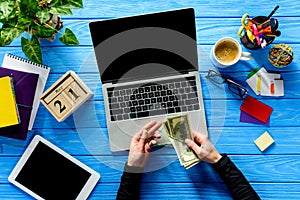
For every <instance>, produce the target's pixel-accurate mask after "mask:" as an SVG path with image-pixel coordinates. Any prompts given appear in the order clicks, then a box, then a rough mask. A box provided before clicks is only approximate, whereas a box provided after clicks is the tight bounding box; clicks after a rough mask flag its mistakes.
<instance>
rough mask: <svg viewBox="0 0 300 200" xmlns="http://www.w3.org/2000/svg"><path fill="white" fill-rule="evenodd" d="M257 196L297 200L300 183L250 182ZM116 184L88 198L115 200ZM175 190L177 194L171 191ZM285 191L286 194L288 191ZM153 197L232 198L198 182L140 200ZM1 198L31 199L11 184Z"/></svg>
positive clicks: (0, 187) (147, 189)
mask: <svg viewBox="0 0 300 200" xmlns="http://www.w3.org/2000/svg"><path fill="white" fill-rule="evenodd" d="M252 186H253V187H254V188H255V190H256V191H257V193H258V194H259V195H260V197H261V198H262V199H272V200H281V199H297V198H298V197H299V195H300V194H299V187H300V184H286V183H280V184H273V183H268V184H260V183H253V184H252ZM118 188H119V184H118V183H110V184H106V183H101V182H100V184H98V185H97V186H96V187H95V189H94V190H93V192H92V194H91V196H90V197H89V199H91V200H94V199H95V200H97V199H105V200H114V199H116V194H117V190H118ZM172 191H176V192H172ZM287 191H288V192H287ZM153 196H155V198H157V199H199V198H201V199H207V200H209V199H217V200H218V199H220V200H230V199H232V197H231V195H230V193H229V191H228V189H227V188H226V186H225V185H224V184H222V183H212V184H201V183H184V184H182V183H180V184H176V183H172V184H170V183H155V184H152V183H149V184H143V185H142V187H141V199H143V200H144V199H145V200H152V199H153ZM0 198H1V199H7V200H15V199H22V200H27V199H28V200H29V199H32V198H31V197H29V195H27V194H26V193H24V192H23V191H21V190H19V189H18V188H15V187H14V186H13V185H10V184H0Z"/></svg>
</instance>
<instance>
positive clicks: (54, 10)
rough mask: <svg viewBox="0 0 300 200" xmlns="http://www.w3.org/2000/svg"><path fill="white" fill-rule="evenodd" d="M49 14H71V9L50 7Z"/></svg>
mask: <svg viewBox="0 0 300 200" xmlns="http://www.w3.org/2000/svg"><path fill="white" fill-rule="evenodd" d="M49 12H50V13H51V14H57V15H72V14H73V13H72V10H71V9H68V8H60V7H58V8H51V9H50V11H49Z"/></svg>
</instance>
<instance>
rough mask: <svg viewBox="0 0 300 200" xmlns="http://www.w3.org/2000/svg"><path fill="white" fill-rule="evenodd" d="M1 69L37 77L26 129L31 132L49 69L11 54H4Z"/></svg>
mask: <svg viewBox="0 0 300 200" xmlns="http://www.w3.org/2000/svg"><path fill="white" fill-rule="evenodd" d="M2 67H5V68H8V69H14V70H19V71H23V72H29V73H35V74H38V75H39V79H38V83H37V88H36V92H35V97H34V101H33V107H32V113H31V117H30V122H29V127H28V130H31V129H32V127H33V123H34V120H35V117H36V114H37V111H38V108H39V104H40V99H39V98H40V96H41V95H42V93H43V92H44V88H45V85H46V82H47V79H48V75H49V72H50V68H49V67H48V66H45V65H41V64H36V63H34V62H31V61H29V60H26V59H24V58H21V57H18V56H15V55H12V54H5V56H4V60H3V63H2Z"/></svg>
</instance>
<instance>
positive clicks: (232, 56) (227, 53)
mask: <svg viewBox="0 0 300 200" xmlns="http://www.w3.org/2000/svg"><path fill="white" fill-rule="evenodd" d="M215 56H216V59H217V60H218V61H219V62H220V63H223V64H230V63H232V62H233V61H235V60H236V59H237V58H238V56H239V48H238V46H237V45H236V44H235V43H233V42H232V41H226V40H225V41H222V42H221V43H220V44H218V46H216V48H215Z"/></svg>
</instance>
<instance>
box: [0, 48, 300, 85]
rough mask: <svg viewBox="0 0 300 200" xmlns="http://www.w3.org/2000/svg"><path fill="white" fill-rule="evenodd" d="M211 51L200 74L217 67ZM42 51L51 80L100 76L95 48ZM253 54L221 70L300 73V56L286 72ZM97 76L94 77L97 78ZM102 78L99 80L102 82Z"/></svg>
mask: <svg viewBox="0 0 300 200" xmlns="http://www.w3.org/2000/svg"><path fill="white" fill-rule="evenodd" d="M291 47H292V48H293V50H294V52H297V51H300V45H299V44H292V45H291ZM211 48H212V45H198V61H199V62H198V63H199V71H200V72H206V71H208V69H210V68H215V67H214V66H213V65H212V64H211V62H210V58H209V55H210V50H211ZM42 50H43V59H44V64H46V65H48V66H49V67H51V71H50V73H51V74H50V76H49V79H50V78H51V76H52V74H57V73H59V74H64V73H65V72H66V71H68V70H73V71H75V72H76V73H94V75H93V76H96V75H98V73H99V71H98V67H97V63H96V58H95V54H94V50H93V47H92V46H87V47H86V46H77V47H67V46H60V47H43V48H42ZM245 51H246V50H245ZM11 52H13V53H14V54H16V55H18V56H21V57H25V56H24V54H23V52H22V51H21V48H20V47H2V48H1V49H0V54H2V55H3V54H4V53H11ZM252 54H253V59H252V60H251V61H240V62H238V63H237V64H235V65H234V66H231V67H228V68H226V69H218V70H220V71H222V72H227V73H234V74H237V73H240V72H249V71H251V70H252V69H253V68H255V67H261V66H262V65H265V66H266V69H267V70H269V71H275V72H278V73H283V72H295V71H299V68H298V66H297V63H299V62H300V57H299V55H298V54H295V56H294V60H293V62H292V63H291V64H290V65H289V66H288V67H286V68H283V69H277V68H275V67H273V66H271V64H270V63H269V61H268V59H267V55H268V49H266V50H264V51H252ZM2 61H3V57H0V63H2ZM93 76H92V77H91V78H93ZM98 77H99V75H98ZM98 77H97V80H99V78H98ZM291 78H293V81H295V80H296V78H297V76H295V77H294V73H292V74H291Z"/></svg>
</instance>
